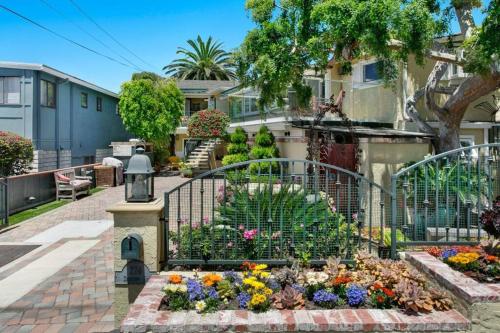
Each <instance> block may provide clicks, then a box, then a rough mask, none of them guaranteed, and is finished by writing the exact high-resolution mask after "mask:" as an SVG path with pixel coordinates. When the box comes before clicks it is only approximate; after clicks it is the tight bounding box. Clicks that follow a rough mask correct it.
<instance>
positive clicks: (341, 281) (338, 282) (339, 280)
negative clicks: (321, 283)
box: [333, 276, 352, 286]
mask: <svg viewBox="0 0 500 333" xmlns="http://www.w3.org/2000/svg"><path fill="white" fill-rule="evenodd" d="M351 281H352V279H351V278H350V277H346V276H337V277H336V278H335V280H333V285H334V286H338V285H341V284H346V283H349V282H351Z"/></svg>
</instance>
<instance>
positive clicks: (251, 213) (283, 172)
mask: <svg viewBox="0 0 500 333" xmlns="http://www.w3.org/2000/svg"><path fill="white" fill-rule="evenodd" d="M164 199H165V216H164V218H165V226H166V227H165V228H164V233H165V234H164V239H165V240H166V241H165V242H164V251H165V253H166V256H165V258H166V262H165V265H166V266H175V265H202V264H207V265H221V264H225V265H227V264H234V265H239V264H240V263H241V262H242V261H244V260H255V261H261V262H267V263H271V264H275V265H279V264H286V263H288V262H289V260H290V259H291V258H298V259H301V260H307V261H309V262H311V263H313V264H314V263H317V264H320V263H322V262H324V260H325V259H326V258H327V257H329V256H337V257H341V258H342V259H343V260H344V261H348V260H351V259H352V258H353V256H354V254H355V253H356V251H357V250H358V249H366V250H368V251H369V252H376V250H377V249H378V250H379V252H380V253H381V254H383V252H384V251H383V250H384V249H387V248H388V244H387V243H386V240H387V237H386V236H387V235H386V234H385V233H386V232H387V229H386V228H385V225H384V221H386V220H387V216H386V215H387V213H388V211H389V209H388V208H389V207H388V206H389V202H390V195H389V193H388V192H387V191H386V190H385V189H383V188H382V187H380V186H379V185H377V184H375V183H373V182H371V181H370V180H368V179H367V178H365V177H363V176H361V175H359V174H356V173H353V172H350V171H348V170H344V169H341V168H338V167H335V166H332V165H327V164H323V163H318V162H312V161H304V160H291V159H284V158H278V159H267V160H253V161H247V162H243V163H238V164H234V165H230V166H226V167H223V168H219V169H216V170H212V171H210V172H207V173H205V174H202V175H200V176H198V177H196V178H194V179H192V180H190V181H188V182H186V183H184V184H182V185H180V186H178V187H176V188H174V189H173V190H171V191H169V192H167V193H165V198H164Z"/></svg>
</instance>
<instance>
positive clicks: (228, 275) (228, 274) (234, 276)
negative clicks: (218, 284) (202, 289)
mask: <svg viewBox="0 0 500 333" xmlns="http://www.w3.org/2000/svg"><path fill="white" fill-rule="evenodd" d="M222 276H223V277H224V279H226V280H228V281H229V282H231V283H235V284H241V283H242V279H241V277H240V275H239V274H238V273H236V272H235V271H225V272H224V273H222Z"/></svg>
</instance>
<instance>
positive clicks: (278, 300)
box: [273, 286, 305, 310]
mask: <svg viewBox="0 0 500 333" xmlns="http://www.w3.org/2000/svg"><path fill="white" fill-rule="evenodd" d="M273 305H274V307H275V308H276V309H278V310H285V309H287V310H300V309H302V308H304V305H305V300H304V296H303V294H302V293H301V292H299V291H297V290H295V289H294V288H292V287H291V286H286V287H285V289H283V290H281V291H280V292H279V293H277V294H274V295H273Z"/></svg>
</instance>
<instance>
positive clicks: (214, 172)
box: [165, 144, 500, 195]
mask: <svg viewBox="0 0 500 333" xmlns="http://www.w3.org/2000/svg"><path fill="white" fill-rule="evenodd" d="M499 146H500V144H499ZM265 162H286V163H296V165H300V164H304V165H314V166H318V167H323V168H328V169H330V170H336V171H339V172H342V173H344V174H347V175H349V176H351V177H354V178H356V179H361V180H364V181H366V182H367V184H368V185H373V186H375V187H376V188H377V189H379V190H381V191H383V192H384V193H386V194H390V192H389V191H388V190H387V189H385V188H384V187H382V186H381V185H380V184H377V183H375V182H372V181H371V180H369V179H368V178H366V177H365V176H362V175H360V174H359V173H355V172H353V171H350V170H347V169H343V168H340V167H338V166H335V165H332V164H327V163H322V162H317V161H310V160H299V159H289V158H267V159H260V160H249V161H245V162H239V163H234V164H230V165H226V166H223V167H220V168H217V169H214V170H210V171H207V172H204V173H202V174H200V175H198V176H196V177H193V178H192V179H190V180H189V181H187V182H185V183H182V184H180V185H178V186H176V187H175V188H173V189H171V190H170V191H167V192H165V195H170V194H172V193H173V192H175V191H177V190H179V189H180V188H182V187H184V186H186V185H189V184H190V183H193V182H195V181H196V180H200V179H203V178H207V177H209V176H211V175H214V174H216V173H219V172H222V171H226V170H231V169H236V168H240V167H243V166H248V165H250V164H253V163H265Z"/></svg>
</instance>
